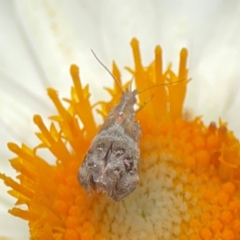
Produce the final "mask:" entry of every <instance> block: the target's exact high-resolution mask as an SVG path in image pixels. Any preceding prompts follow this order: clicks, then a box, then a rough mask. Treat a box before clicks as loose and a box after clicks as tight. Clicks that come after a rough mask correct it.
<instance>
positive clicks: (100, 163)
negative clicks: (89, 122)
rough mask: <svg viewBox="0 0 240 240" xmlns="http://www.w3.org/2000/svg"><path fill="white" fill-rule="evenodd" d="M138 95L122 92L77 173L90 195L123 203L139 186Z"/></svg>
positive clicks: (133, 92)
mask: <svg viewBox="0 0 240 240" xmlns="http://www.w3.org/2000/svg"><path fill="white" fill-rule="evenodd" d="M93 54H94V52H93ZM94 56H95V57H96V59H97V60H98V61H99V62H100V60H99V59H98V58H97V56H96V55H95V54H94ZM100 64H102V63H101V62H100ZM102 65H103V64H102ZM103 67H104V68H106V67H105V66H104V65H103ZM106 69H107V68H106ZM107 71H108V72H109V73H110V74H111V72H110V71H109V70H108V69H107ZM111 75H112V74H111ZM113 78H114V77H113ZM114 80H115V81H116V82H117V80H116V79H115V78H114ZM117 84H118V82H117ZM118 85H119V84H118ZM119 86H120V85H119ZM122 92H123V91H122ZM137 94H138V92H137V90H133V91H132V90H131V87H129V88H128V89H127V90H126V91H125V92H123V94H122V96H121V100H120V102H119V104H118V105H117V106H115V107H114V108H113V109H112V110H111V112H110V113H109V115H108V117H107V119H106V121H105V122H104V124H103V126H102V128H101V129H100V131H99V132H98V133H97V135H96V136H95V138H94V139H93V141H92V143H91V146H90V148H89V150H88V152H87V154H86V156H85V158H84V160H83V163H82V165H81V167H80V169H79V171H78V181H79V183H80V185H81V186H82V187H83V188H84V189H85V190H86V192H87V193H88V194H90V193H91V188H92V189H94V190H96V191H97V192H102V193H105V194H106V195H107V196H108V197H110V198H112V199H113V200H115V201H120V200H122V199H124V198H125V197H126V196H128V195H129V194H130V193H132V192H133V191H134V190H135V189H136V187H137V185H138V181H139V162H140V150H139V137H140V134H141V129H140V124H139V122H137V121H136V117H135V110H134V104H136V102H137V99H136V96H137Z"/></svg>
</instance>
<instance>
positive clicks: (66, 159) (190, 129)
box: [0, 39, 240, 240]
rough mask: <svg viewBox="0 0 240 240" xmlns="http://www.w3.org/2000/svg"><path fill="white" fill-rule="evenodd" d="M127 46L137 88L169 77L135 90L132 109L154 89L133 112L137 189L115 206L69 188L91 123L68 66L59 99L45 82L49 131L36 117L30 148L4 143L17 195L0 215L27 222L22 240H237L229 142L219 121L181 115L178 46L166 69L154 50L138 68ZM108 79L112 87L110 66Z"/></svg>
mask: <svg viewBox="0 0 240 240" xmlns="http://www.w3.org/2000/svg"><path fill="white" fill-rule="evenodd" d="M131 46H132V49H133V56H134V63H135V69H134V70H132V69H130V68H127V70H128V71H129V72H131V73H132V75H133V76H134V79H135V81H136V86H137V89H146V88H147V87H149V86H152V85H154V84H155V85H156V84H162V83H166V82H167V83H173V84H167V85H165V86H164V87H156V88H151V89H149V90H148V91H145V93H143V94H139V104H140V105H143V104H144V103H145V102H146V99H147V98H146V96H149V95H150V96H151V94H154V95H153V97H152V99H151V100H149V101H148V102H147V103H146V104H145V105H144V106H143V108H142V109H141V111H139V113H138V115H137V118H138V120H139V121H140V123H141V129H142V137H141V142H140V151H141V158H142V160H141V167H140V169H141V170H140V176H141V179H140V184H139V186H138V188H137V190H136V191H135V192H134V193H132V194H131V195H130V196H128V197H127V198H126V199H124V200H123V201H122V202H120V203H116V202H113V201H112V200H111V199H109V198H107V197H106V196H105V195H98V194H97V193H95V192H93V194H92V196H91V197H90V196H88V195H87V194H86V193H85V191H84V190H83V189H82V188H81V187H80V186H79V184H78V182H77V178H76V176H77V172H78V168H79V165H80V164H81V161H82V159H83V157H84V155H85V153H86V152H87V150H88V147H89V145H90V143H91V141H92V139H93V137H94V136H95V135H96V134H97V130H98V128H99V127H98V126H97V125H96V123H95V121H94V117H93V111H92V110H93V106H91V105H90V102H89V96H90V93H89V88H88V85H87V86H85V87H82V84H81V81H80V78H79V72H78V67H77V66H76V65H72V66H71V69H70V73H71V76H72V79H73V83H74V86H73V87H72V88H71V97H70V98H69V99H64V101H65V102H67V104H68V105H67V106H64V104H63V102H62V101H61V100H60V99H59V97H58V95H57V92H56V91H55V90H54V89H52V88H49V89H48V90H47V92H48V95H49V97H50V98H51V100H52V102H53V103H54V105H55V107H56V109H57V112H58V114H57V115H54V116H51V117H50V120H51V123H50V126H49V127H47V126H46V125H45V124H44V121H43V119H42V118H41V116H39V115H35V116H34V118H33V120H34V123H35V124H36V125H37V126H38V128H39V130H40V131H39V132H38V133H37V137H38V138H39V140H40V143H39V144H38V145H37V146H35V147H34V148H30V147H28V146H26V145H24V144H22V146H18V145H16V144H15V143H9V144H8V147H9V149H10V150H11V151H12V152H14V153H15V154H16V157H14V158H13V159H11V160H10V163H11V165H12V167H13V168H14V169H15V170H17V172H19V175H18V176H17V178H18V181H15V180H13V179H12V178H10V177H8V176H6V175H5V174H4V173H1V174H0V178H1V179H3V180H4V182H5V184H6V185H8V186H10V187H11V190H10V191H9V194H10V195H12V196H13V197H15V198H16V199H17V202H16V204H15V205H16V206H15V207H14V208H13V209H11V210H10V211H9V212H10V213H11V214H12V215H14V216H17V217H20V218H22V219H24V220H26V221H28V222H29V230H30V235H31V238H32V239H66V240H68V239H126V235H127V236H128V238H129V239H183V240H184V239H192V240H195V239H226V240H231V239H238V238H239V236H240V217H239V216H240V214H239V213H240V196H239V176H240V175H239V173H240V145H239V141H238V140H237V139H236V137H235V136H234V134H233V133H232V132H231V131H229V130H228V128H227V125H226V124H225V123H223V122H221V121H219V124H218V125H219V126H217V124H216V123H214V122H212V123H211V124H210V125H209V126H205V125H204V123H203V122H202V121H201V118H200V117H196V118H194V119H191V118H190V117H189V116H188V115H187V114H183V102H184V98H185V94H186V84H187V82H188V80H187V79H188V69H187V68H186V60H187V50H186V49H182V51H181V53H180V64H179V72H178V75H176V74H174V72H173V71H172V70H171V68H170V66H169V67H168V68H167V70H166V71H163V67H162V51H161V48H160V46H157V47H156V49H155V59H154V61H153V62H152V63H151V64H150V65H149V66H148V67H144V66H143V65H142V63H141V56H140V50H139V47H138V41H137V40H136V39H133V40H132V41H131ZM113 75H114V76H115V78H116V79H117V80H118V81H119V82H120V83H121V78H120V72H119V70H118V68H117V66H116V64H115V63H113ZM184 79H185V81H183V80H184ZM178 80H181V81H178ZM174 82H175V84H174ZM107 90H108V92H109V93H110V94H111V97H112V99H111V101H110V102H105V101H101V102H99V105H100V106H101V108H100V110H99V113H100V114H101V115H102V116H103V118H106V116H107V114H108V113H109V111H110V106H111V105H115V104H116V103H117V102H118V101H119V97H120V95H121V92H120V89H119V88H118V86H117V85H116V84H115V86H114V88H113V89H109V88H108V89H107ZM41 148H46V149H47V150H48V151H50V152H51V153H52V154H53V155H54V156H55V158H56V163H55V164H49V163H48V162H47V161H46V160H45V159H43V158H41V157H40V156H39V154H38V152H39V150H40V149H41ZM22 205H24V206H27V208H26V209H22V208H21V207H20V206H22Z"/></svg>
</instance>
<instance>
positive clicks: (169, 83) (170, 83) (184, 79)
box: [138, 78, 191, 94]
mask: <svg viewBox="0 0 240 240" xmlns="http://www.w3.org/2000/svg"><path fill="white" fill-rule="evenodd" d="M182 81H191V78H190V79H189V80H186V78H183V79H180V80H177V81H175V82H168V83H161V84H156V85H153V86H150V87H147V88H145V89H143V90H141V91H139V92H138V94H140V93H143V92H145V91H147V90H149V89H151V88H155V87H159V86H166V85H172V84H175V83H179V82H182Z"/></svg>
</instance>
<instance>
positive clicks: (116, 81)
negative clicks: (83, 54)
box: [91, 49, 124, 93]
mask: <svg viewBox="0 0 240 240" xmlns="http://www.w3.org/2000/svg"><path fill="white" fill-rule="evenodd" d="M91 51H92V54H93V55H94V57H95V58H96V59H97V61H98V62H99V63H100V64H101V65H102V66H103V67H104V68H105V69H106V70H107V72H108V73H109V74H110V75H111V76H112V78H113V79H114V81H115V83H116V84H117V85H118V87H119V89H120V90H121V92H122V93H124V91H123V90H122V88H121V85H120V83H119V82H118V80H117V79H116V78H115V77H114V76H113V74H112V73H111V71H110V70H109V69H108V68H107V67H106V66H105V65H104V64H103V63H102V62H101V61H100V59H99V58H98V57H97V55H96V53H95V52H94V51H93V50H92V49H91Z"/></svg>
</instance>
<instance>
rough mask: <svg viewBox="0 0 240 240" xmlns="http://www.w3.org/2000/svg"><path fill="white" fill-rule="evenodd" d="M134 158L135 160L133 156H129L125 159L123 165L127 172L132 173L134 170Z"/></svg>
mask: <svg viewBox="0 0 240 240" xmlns="http://www.w3.org/2000/svg"><path fill="white" fill-rule="evenodd" d="M132 158H133V157H132V156H127V157H125V158H124V159H123V163H124V166H125V169H126V171H131V170H132V168H133V160H132Z"/></svg>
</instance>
